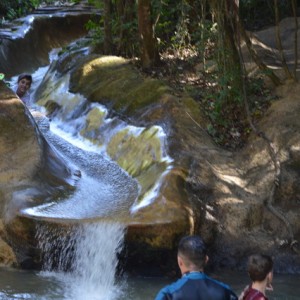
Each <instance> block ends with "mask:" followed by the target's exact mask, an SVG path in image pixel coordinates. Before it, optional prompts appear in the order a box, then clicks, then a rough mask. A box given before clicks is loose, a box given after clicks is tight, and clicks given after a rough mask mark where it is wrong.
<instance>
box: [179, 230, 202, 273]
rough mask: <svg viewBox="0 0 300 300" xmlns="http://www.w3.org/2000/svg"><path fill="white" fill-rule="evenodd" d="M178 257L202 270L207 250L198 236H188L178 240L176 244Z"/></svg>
mask: <svg viewBox="0 0 300 300" xmlns="http://www.w3.org/2000/svg"><path fill="white" fill-rule="evenodd" d="M178 255H179V256H181V257H182V258H183V259H184V261H185V262H186V261H187V262H190V263H193V264H194V265H196V266H197V267H198V268H203V267H204V264H205V261H206V255H207V248H206V245H205V243H204V241H203V240H202V239H201V237H200V236H197V235H189V236H185V237H183V238H182V239H181V240H180V242H179V244H178Z"/></svg>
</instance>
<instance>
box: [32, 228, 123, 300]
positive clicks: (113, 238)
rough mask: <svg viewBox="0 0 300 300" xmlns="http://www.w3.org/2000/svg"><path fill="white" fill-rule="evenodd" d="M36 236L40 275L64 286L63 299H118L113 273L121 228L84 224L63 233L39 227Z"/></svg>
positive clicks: (120, 239)
mask: <svg viewBox="0 0 300 300" xmlns="http://www.w3.org/2000/svg"><path fill="white" fill-rule="evenodd" d="M36 237H37V240H38V242H39V245H38V246H39V248H40V249H41V253H42V256H43V270H44V272H43V274H44V276H49V275H51V276H53V275H54V276H57V277H58V278H59V279H60V280H61V281H62V282H63V283H64V288H63V289H64V292H63V294H64V299H65V300H71V299H72V300H82V299H89V300H114V299H119V297H120V294H121V293H122V287H121V284H120V283H118V284H116V280H115V272H116V267H117V264H118V258H117V255H118V253H119V252H120V251H121V250H122V246H123V237H124V226H123V225H121V224H118V223H104V222H103V223H85V224H80V225H72V226H71V227H69V228H68V229H67V230H66V229H65V228H60V229H59V228H56V229H52V230H49V227H48V226H46V225H40V226H38V229H37V235H36ZM53 269H55V272H52V270H53Z"/></svg>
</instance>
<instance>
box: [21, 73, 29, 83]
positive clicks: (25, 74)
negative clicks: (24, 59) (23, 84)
mask: <svg viewBox="0 0 300 300" xmlns="http://www.w3.org/2000/svg"><path fill="white" fill-rule="evenodd" d="M24 78H25V79H27V80H29V81H30V82H31V83H32V76H31V75H30V74H27V73H23V74H20V75H19V77H18V83H19V82H20V81H21V80H22V79H24Z"/></svg>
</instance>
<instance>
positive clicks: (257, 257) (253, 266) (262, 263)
mask: <svg viewBox="0 0 300 300" xmlns="http://www.w3.org/2000/svg"><path fill="white" fill-rule="evenodd" d="M247 268H248V274H249V276H250V278H251V280H252V281H263V280H264V279H265V278H266V276H267V275H268V273H270V272H271V271H272V270H273V260H272V258H271V257H270V256H269V255H264V254H253V255H251V256H250V257H249V258H248V266H247Z"/></svg>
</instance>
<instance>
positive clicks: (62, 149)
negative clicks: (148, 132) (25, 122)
mask: <svg viewBox="0 0 300 300" xmlns="http://www.w3.org/2000/svg"><path fill="white" fill-rule="evenodd" d="M46 71H47V68H41V69H39V70H37V71H36V72H35V73H34V74H33V78H34V80H35V82H34V86H33V88H36V87H37V85H38V83H39V82H40V81H41V80H42V79H43V74H45V72H46ZM14 81H16V78H12V83H14ZM66 88H67V87H66V86H64V84H63V86H62V91H60V92H61V93H62V94H64V95H65V96H66V95H68V97H71V98H72V95H69V94H68V93H67V92H66ZM57 92H59V91H57ZM57 97H60V96H59V94H58V95H57ZM78 99H79V101H80V102H81V103H83V102H84V101H85V99H80V97H79V98H78ZM82 106H83V107H85V105H84V104H83V105H82ZM98 106H99V107H98ZM95 107H97V109H99V111H100V110H102V111H104V115H106V113H105V109H104V108H101V107H100V105H97V104H92V105H91V109H93V108H95ZM30 110H31V112H32V113H33V115H34V113H36V112H37V111H40V112H42V114H43V113H45V111H44V109H43V107H39V106H36V105H33V107H31V108H30ZM84 117H85V115H84V114H83V115H82V117H79V118H77V119H72V118H70V119H69V120H70V121H69V122H62V120H61V119H60V115H59V114H58V116H57V117H56V118H54V119H53V120H51V122H50V123H48V121H47V119H46V118H45V120H43V121H42V122H41V123H40V124H39V128H40V130H41V132H42V133H43V135H44V136H45V138H46V139H47V141H48V142H49V143H50V144H51V145H52V146H53V147H54V148H55V150H56V151H58V152H59V153H60V154H61V155H62V156H63V157H64V159H65V160H66V161H68V162H69V163H71V164H73V165H74V166H75V167H76V168H78V169H79V170H80V171H81V178H80V180H79V181H78V184H77V187H76V190H75V191H74V193H70V195H67V196H66V198H65V199H53V200H52V201H50V202H49V201H48V202H47V203H43V204H41V205H38V206H34V207H31V208H26V209H23V210H22V214H23V215H25V216H29V217H30V218H36V219H38V220H39V221H42V222H39V223H38V224H37V225H36V226H37V228H36V240H37V241H38V249H40V251H41V257H42V261H43V268H42V269H43V271H42V272H41V275H42V276H44V277H54V278H57V280H58V281H60V282H62V285H63V286H62V291H60V294H63V295H64V296H63V297H64V298H63V299H65V300H71V299H72V300H83V299H88V300H114V299H123V298H122V293H123V290H124V288H125V285H126V284H125V283H124V282H120V281H118V282H117V281H116V268H117V265H118V253H119V252H120V251H121V250H122V246H123V239H124V232H125V230H126V221H124V220H128V218H129V217H130V214H131V213H132V207H134V203H135V201H136V199H137V197H138V195H139V192H140V187H139V183H138V182H137V180H135V179H134V178H132V177H131V176H130V175H129V174H128V173H127V172H126V171H124V170H123V169H121V168H120V167H119V166H118V165H117V164H116V163H115V162H113V161H112V160H111V159H110V158H109V157H108V155H107V154H106V152H105V147H103V145H102V146H100V147H99V146H97V145H93V144H91V143H89V142H88V141H86V140H84V139H82V138H80V136H78V134H77V132H78V131H79V129H80V126H82V125H81V124H82V123H81V122H82V118H84ZM109 122H112V123H116V122H115V121H114V120H108V121H107V123H109ZM47 124H48V125H49V126H48V125H47ZM125 126H127V125H126V124H124V123H122V122H119V123H118V124H117V126H115V127H114V128H113V130H112V132H113V133H115V132H116V131H118V130H119V129H123V128H124V127H125ZM128 128H130V130H131V131H132V132H133V134H135V135H137V136H138V135H139V133H141V132H142V131H143V129H142V128H134V127H128ZM158 134H161V133H160V131H159V130H158ZM104 146H105V144H104ZM153 193H155V192H154V191H152V194H153ZM154 196H155V195H154ZM43 220H44V221H45V222H43ZM48 221H51V222H50V223H48ZM53 222H57V224H59V225H58V226H53ZM51 223H52V225H50V224H51ZM124 298H126V297H124ZM60 299H62V298H60Z"/></svg>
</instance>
